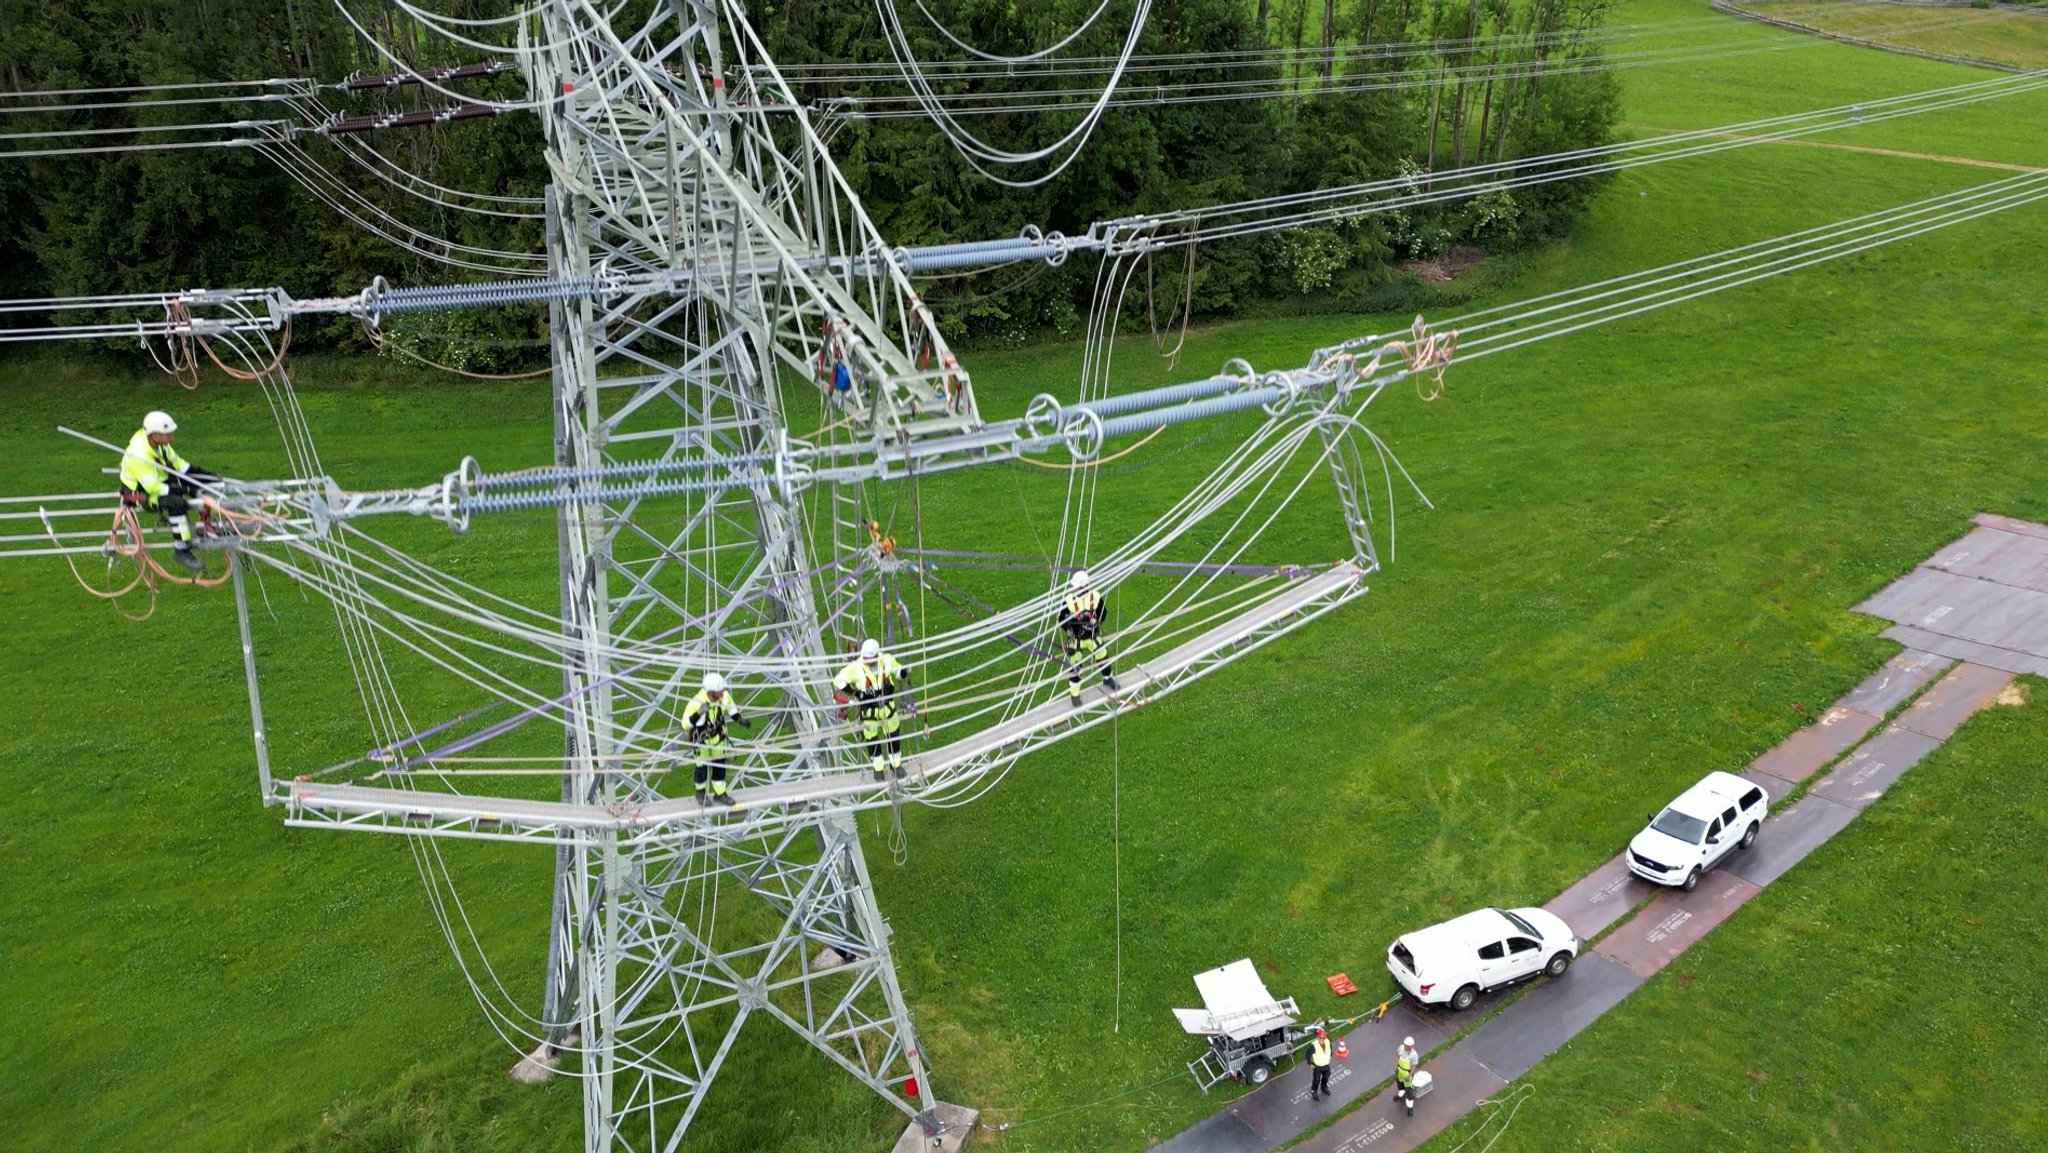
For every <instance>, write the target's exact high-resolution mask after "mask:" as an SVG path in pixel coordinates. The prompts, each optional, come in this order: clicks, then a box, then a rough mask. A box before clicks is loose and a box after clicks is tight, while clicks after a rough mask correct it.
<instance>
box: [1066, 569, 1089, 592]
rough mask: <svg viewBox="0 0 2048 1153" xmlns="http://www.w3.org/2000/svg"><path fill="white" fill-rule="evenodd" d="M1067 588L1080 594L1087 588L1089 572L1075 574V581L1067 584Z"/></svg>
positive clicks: (1084, 570)
mask: <svg viewBox="0 0 2048 1153" xmlns="http://www.w3.org/2000/svg"><path fill="white" fill-rule="evenodd" d="M1067 587H1068V588H1070V589H1073V590H1074V591H1075V592H1080V591H1081V590H1082V589H1084V588H1087V587H1088V570H1087V569H1082V570H1081V571H1079V572H1077V573H1075V574H1074V579H1073V580H1070V581H1068V582H1067Z"/></svg>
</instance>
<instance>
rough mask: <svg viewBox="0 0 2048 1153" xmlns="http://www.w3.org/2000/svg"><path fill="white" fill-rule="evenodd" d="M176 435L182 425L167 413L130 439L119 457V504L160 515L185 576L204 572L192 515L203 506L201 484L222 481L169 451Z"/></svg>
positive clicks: (146, 419)
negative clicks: (195, 549) (194, 548)
mask: <svg viewBox="0 0 2048 1153" xmlns="http://www.w3.org/2000/svg"><path fill="white" fill-rule="evenodd" d="M177 431H178V422H177V421H174V420H172V419H171V414H169V413H167V412H152V413H150V414H149V415H148V416H145V417H143V418H142V427H141V428H138V429H136V430H135V435H134V436H131V437H129V438H128V448H127V450H126V451H125V452H123V453H122V454H121V502H122V503H123V504H127V505H132V506H135V507H137V508H148V509H154V510H156V511H157V512H160V513H162V514H163V516H164V519H165V520H166V521H168V522H170V526H171V536H172V538H173V543H172V546H171V559H172V560H174V561H176V562H178V564H179V566H180V567H182V568H183V569H185V571H187V572H194V573H196V572H203V571H205V569H206V565H205V564H204V563H203V562H202V561H201V560H200V559H199V557H198V556H197V555H196V554H195V553H193V551H192V521H191V519H190V518H189V516H188V514H189V513H190V512H191V510H192V507H193V506H194V505H195V504H202V502H200V500H199V482H202V481H210V480H219V479H220V478H219V477H218V476H215V475H214V474H213V473H210V472H207V471H206V470H204V469H199V468H194V467H192V465H191V463H190V462H188V461H187V460H186V459H185V458H184V457H182V456H179V455H178V450H177V449H175V448H172V447H171V440H172V437H173V435H174V434H175V433H176V432H177ZM202 507H203V504H202Z"/></svg>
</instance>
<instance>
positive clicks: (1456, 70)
mask: <svg viewBox="0 0 2048 1153" xmlns="http://www.w3.org/2000/svg"><path fill="white" fill-rule="evenodd" d="M1966 22H1967V21H1966V20H1965V19H1964V18H1962V17H1956V16H1946V17H1939V18H1930V19H1927V20H1924V21H1918V22H1914V23H1911V24H1909V25H1904V26H1902V29H1901V30H1911V31H1931V30H1935V29H1939V28H1943V27H1949V26H1952V25H1956V24H1961V23H1966ZM1825 43H1826V42H1825V41H1823V40H1819V39H1816V38H1814V37H1811V36H1801V35H1791V34H1787V35H1782V36H1771V37H1766V38H1763V39H1756V38H1742V39H1735V40H1730V41H1727V42H1725V43H1721V44H1707V45H1681V46H1675V47H1669V48H1654V49H1642V50H1638V51H1635V52H1623V53H1588V54H1581V55H1571V56H1564V57H1553V58H1544V59H1533V58H1528V57H1526V56H1519V55H1518V56H1516V57H1514V58H1510V59H1505V60H1493V61H1486V62H1474V63H1467V64H1460V65H1456V66H1451V67H1441V68H1412V69H1406V70H1400V71H1361V72H1346V73H1342V74H1338V75H1333V76H1332V77H1331V78H1329V79H1327V80H1324V79H1320V78H1311V77H1305V76H1287V75H1278V76H1270V77H1257V78H1251V79H1237V80H1230V79H1207V80H1182V81H1176V82H1172V83H1163V84H1152V83H1126V84H1124V85H1123V86H1122V87H1121V88H1120V89H1118V91H1117V94H1116V96H1115V97H1114V99H1113V100H1112V105H1113V106H1114V107H1127V106H1133V105H1149V106H1167V105H1179V104H1214V103H1226V102H1230V101H1236V100H1265V99H1275V98H1282V97H1286V98H1295V97H1300V96H1303V95H1309V96H1321V95H1345V94H1352V93H1361V92H1389V91H1401V90H1406V89H1420V88H1429V87H1433V86H1436V85H1441V84H1443V83H1446V82H1450V81H1462V82H1464V83H1476V82H1480V81H1487V80H1518V79H1527V78H1531V77H1538V76H1541V77H1551V76H1560V75H1573V74H1577V73H1582V72H1589V71H1598V70H1600V69H1603V68H1612V69H1617V70H1619V69H1633V68H1647V67H1660V66H1665V65H1671V64H1686V63H1697V62H1701V61H1707V60H1719V59H1725V58H1732V57H1737V56H1747V55H1752V54H1755V53H1761V52H1781V51H1787V50H1791V49H1799V48H1807V47H1814V46H1819V45H1822V44H1825ZM1508 46H1509V47H1511V48H1520V47H1522V46H1523V45H1522V43H1521V42H1510V43H1509V45H1508ZM1382 58H1384V57H1378V56H1358V57H1352V58H1346V57H1342V56H1340V57H1338V60H1339V62H1348V61H1349V60H1350V59H1361V60H1368V61H1369V60H1374V59H1382ZM1192 67H1197V66H1183V67H1182V68H1180V69H1176V70H1190V69H1191V68H1192ZM1079 71H1080V74H1088V73H1087V71H1086V70H1079ZM1032 75H1033V74H1025V73H1016V74H1008V73H1005V74H996V75H994V76H991V77H990V78H991V79H1004V80H1014V79H1020V78H1025V79H1028V78H1031V76H1032ZM1044 75H1052V73H1044ZM875 79H876V77H871V76H842V77H829V76H827V77H819V78H817V79H816V80H814V81H813V82H814V83H824V82H828V81H836V82H840V83H871V82H873V81H874V80H875ZM1096 94H1097V92H1096V90H1095V89H1092V88H1088V89H1071V88H1050V89H1021V90H1010V91H1000V92H948V93H939V94H937V96H936V97H935V99H936V100H938V101H939V102H940V103H941V104H942V105H944V106H945V107H946V108H947V110H948V111H950V112H951V113H953V114H954V115H956V116H994V115H1014V114H1018V113H1035V112H1058V111H1078V110H1081V109H1083V108H1086V107H1088V104H1087V100H1088V99H1091V98H1093V97H1094V96H1095V95H1096ZM1070 97H1078V98H1081V99H1078V100H1076V99H1068V98H1070ZM809 106H810V107H812V108H813V109H815V110H816V111H817V112H818V114H819V115H821V116H828V117H830V118H832V119H834V120H849V121H850V120H892V119H906V118H910V117H918V116H924V115H926V110H925V104H924V101H923V99H922V98H921V97H920V96H918V95H915V94H912V95H888V94H883V95H862V96H852V95H847V96H834V97H821V98H817V99H814V100H812V101H811V103H810V105H809Z"/></svg>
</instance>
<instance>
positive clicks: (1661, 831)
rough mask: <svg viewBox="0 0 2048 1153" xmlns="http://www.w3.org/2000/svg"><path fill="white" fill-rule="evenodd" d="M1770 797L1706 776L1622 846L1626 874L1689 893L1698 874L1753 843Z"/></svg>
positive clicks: (1733, 780)
mask: <svg viewBox="0 0 2048 1153" xmlns="http://www.w3.org/2000/svg"><path fill="white" fill-rule="evenodd" d="M1770 807H1771V798H1770V796H1769V794H1767V793H1765V792H1764V790H1763V788H1762V786H1759V785H1756V784H1753V783H1751V782H1749V781H1745V780H1743V779H1742V778H1741V777H1738V776H1736V775H1735V774H1733V773H1720V772H1715V773H1708V774H1707V775H1706V776H1705V777H1703V778H1701V780H1700V782H1699V783H1698V784H1696V785H1694V786H1693V787H1692V788H1689V789H1687V790H1686V791H1685V792H1683V793H1681V794H1679V796H1678V799H1677V800H1675V801H1672V802H1671V803H1670V804H1668V805H1666V806H1664V810H1663V811H1662V812H1659V813H1653V814H1651V816H1650V822H1649V824H1648V825H1646V826H1645V827H1644V828H1643V831H1642V832H1640V833H1637V834H1636V835H1635V839H1634V840H1632V841H1630V842H1629V843H1628V870H1629V872H1631V873H1634V874H1635V875H1636V876H1638V877H1641V878H1642V879H1643V880H1645V881H1651V882H1654V883H1656V884H1659V885H1675V886H1677V887H1678V888H1681V889H1684V890H1685V891H1686V892H1688V893H1689V892H1691V891H1692V889H1693V886H1695V885H1697V884H1699V883H1700V874H1701V873H1704V872H1706V871H1707V870H1708V869H1711V868H1713V867H1714V866H1715V865H1718V864H1720V863H1721V861H1722V860H1723V859H1724V858H1725V857H1727V856H1728V854H1730V853H1732V852H1734V851H1736V850H1737V849H1747V848H1748V847H1750V846H1751V845H1753V844H1755V843H1756V834H1757V830H1759V829H1761V828H1762V827H1763V823H1764V814H1765V813H1766V812H1767V811H1769V809H1770Z"/></svg>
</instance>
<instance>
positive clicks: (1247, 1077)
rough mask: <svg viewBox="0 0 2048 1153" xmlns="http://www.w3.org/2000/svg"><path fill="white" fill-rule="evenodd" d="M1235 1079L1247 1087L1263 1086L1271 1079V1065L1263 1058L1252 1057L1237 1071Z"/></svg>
mask: <svg viewBox="0 0 2048 1153" xmlns="http://www.w3.org/2000/svg"><path fill="white" fill-rule="evenodd" d="M1237 1078H1238V1080H1240V1081H1243V1082H1244V1083H1245V1084H1247V1085H1251V1086H1259V1085H1264V1084H1265V1083H1266V1082H1268V1081H1271V1080H1272V1079H1273V1063H1272V1062H1271V1061H1268V1060H1267V1059H1266V1058H1264V1057H1253V1058H1252V1059H1251V1060H1249V1061H1246V1062H1245V1063H1244V1067H1243V1068H1241V1069H1239V1070H1238V1071H1237Z"/></svg>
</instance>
